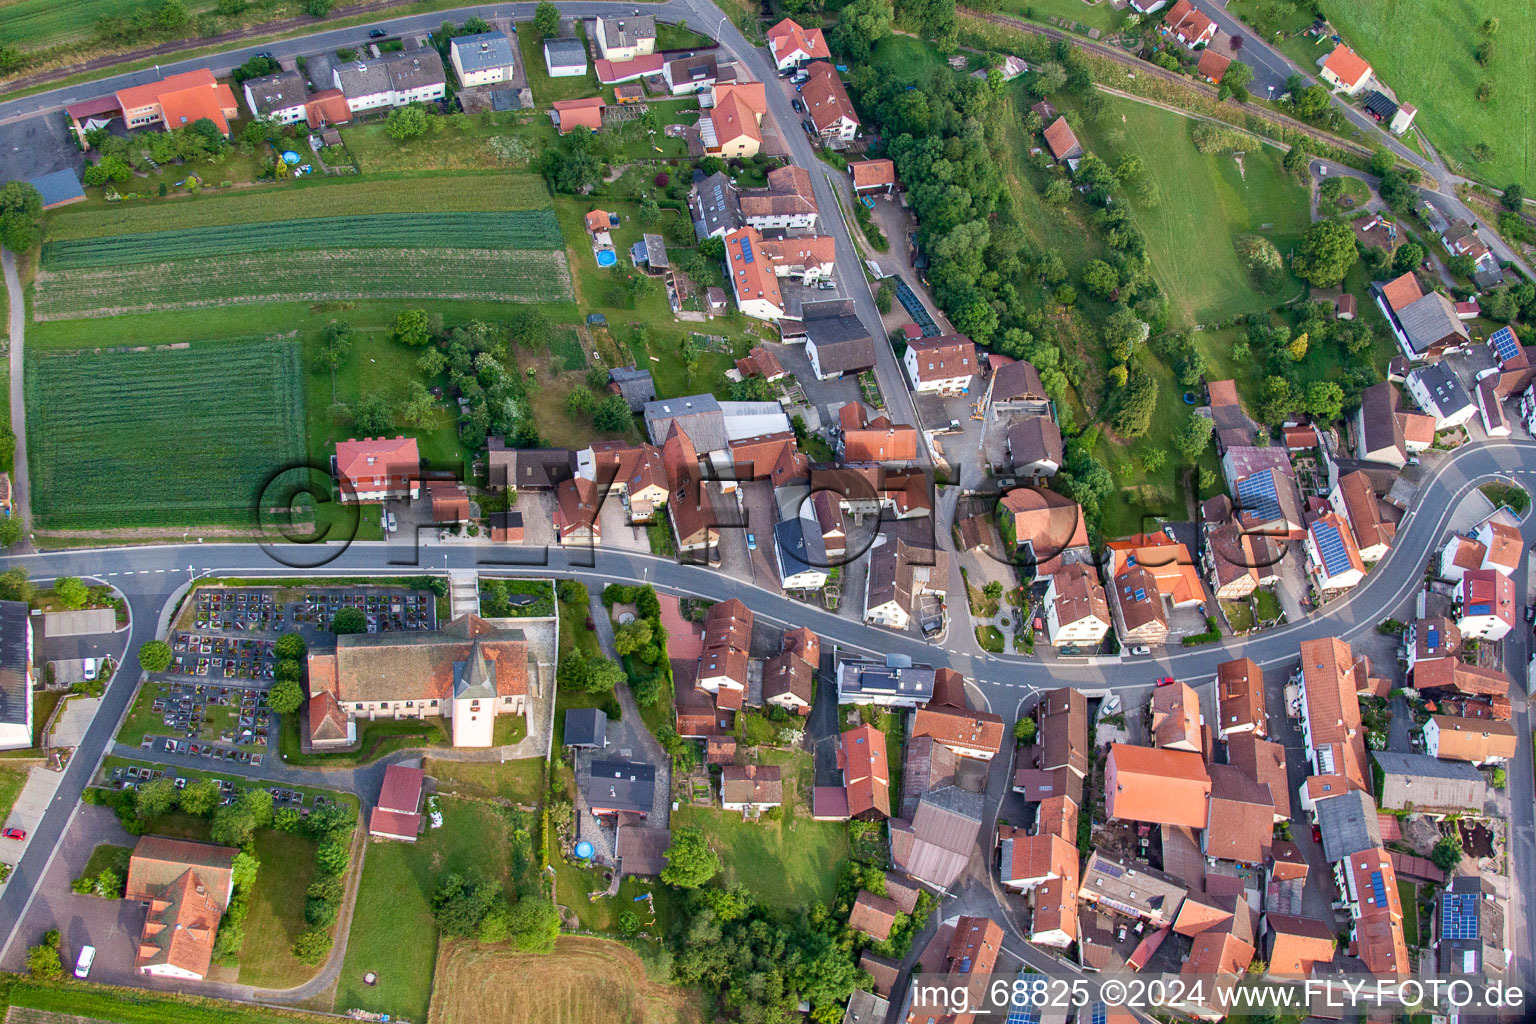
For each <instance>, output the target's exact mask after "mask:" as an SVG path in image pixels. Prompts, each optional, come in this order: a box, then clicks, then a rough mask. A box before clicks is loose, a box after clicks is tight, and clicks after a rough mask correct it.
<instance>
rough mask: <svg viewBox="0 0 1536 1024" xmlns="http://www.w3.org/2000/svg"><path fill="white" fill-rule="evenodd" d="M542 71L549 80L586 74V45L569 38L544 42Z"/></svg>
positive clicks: (564, 37) (558, 38)
mask: <svg viewBox="0 0 1536 1024" xmlns="http://www.w3.org/2000/svg"><path fill="white" fill-rule="evenodd" d="M544 69H545V70H546V71H547V72H549V77H550V78H576V77H579V76H581V75H584V74H586V73H587V47H586V44H585V43H583V42H582V41H581V40H580V39H576V38H574V37H570V36H563V37H557V38H553V39H546V40H544Z"/></svg>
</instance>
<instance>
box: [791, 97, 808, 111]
mask: <svg viewBox="0 0 1536 1024" xmlns="http://www.w3.org/2000/svg"><path fill="white" fill-rule="evenodd" d="M789 105H790V106H792V107H794V108H795V110H796V112H798V113H801V114H803V113H805V101H804V100H802V99H801V98H800V97H798V96H796V97H795V98H794V99H792V100H790V101H789Z"/></svg>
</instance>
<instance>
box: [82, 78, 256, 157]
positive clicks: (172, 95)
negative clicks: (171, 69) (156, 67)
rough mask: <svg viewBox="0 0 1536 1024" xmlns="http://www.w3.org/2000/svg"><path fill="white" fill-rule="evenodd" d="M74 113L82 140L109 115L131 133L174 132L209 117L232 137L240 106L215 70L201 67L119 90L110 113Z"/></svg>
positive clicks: (224, 133) (111, 104)
mask: <svg viewBox="0 0 1536 1024" xmlns="http://www.w3.org/2000/svg"><path fill="white" fill-rule="evenodd" d="M104 102H108V101H106V98H105V97H103V100H102V101H99V102H95V106H98V107H99V106H100V105H101V104H102V103H104ZM80 106H82V107H83V106H86V105H80ZM71 111H72V113H71V115H70V116H71V119H72V120H73V121H74V123H75V127H76V134H77V135H79V136H80V137H81V138H82V140H83V138H84V135H85V130H86V127H85V126H86V125H87V124H91V123H93V121H94V119H95V118H97V117H100V116H102V115H104V114H106V113H108V112H110V113H111V115H112V116H120V117H122V119H123V125H124V126H125V127H127V128H128V129H129V130H130V131H137V130H139V129H141V128H156V127H158V128H161V129H163V130H165V131H171V130H172V129H175V128H185V127H186V126H187V125H189V124H193V123H194V122H197V121H200V120H202V119H204V118H207V119H208V120H210V121H212V122H213V123H214V126H215V127H217V128H218V129H219V134H221V135H228V134H229V122H230V121H233V120H234V119H235V118H236V117H238V116H239V114H240V104H239V103H238V102H237V101H236V100H235V94H234V92H233V91H232V90H231V89H230V87H229V86H227V85H223V84H221V83H219V82H218V81H217V80H216V79H215V78H214V77H213V72H212V71H209V70H208V69H207V68H199V69H197V70H196V71H184V72H182V73H181V74H177V75H170V76H169V77H167V78H162V79H160V80H159V81H156V82H148V83H146V84H144V85H135V86H132V87H131V88H128V89H119V90H118V91H117V92H115V93H113V94H112V98H111V101H110V111H98V112H97V113H95V114H85V113H80V114H78V116H77V113H75V112H74V111H75V108H71ZM98 123H99V122H98Z"/></svg>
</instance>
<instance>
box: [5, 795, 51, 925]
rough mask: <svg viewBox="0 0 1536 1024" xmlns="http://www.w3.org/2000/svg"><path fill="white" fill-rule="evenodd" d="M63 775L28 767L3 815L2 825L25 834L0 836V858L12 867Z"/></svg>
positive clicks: (41, 818)
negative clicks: (7, 813)
mask: <svg viewBox="0 0 1536 1024" xmlns="http://www.w3.org/2000/svg"><path fill="white" fill-rule="evenodd" d="M63 777H64V775H63V773H62V772H54V771H49V770H48V769H47V768H41V767H36V766H34V767H33V768H31V769H30V770H29V772H28V774H27V782H26V785H24V786H22V787H21V795H20V796H18V797H17V798H16V803H15V805H14V806H13V807H12V808H11V813H10V814H9V815H7V816H6V819H5V827H6V828H19V829H21V830H23V831H24V832H26V834H27V838H25V839H22V840H19V841H18V840H15V839H0V861H4V862H5V863H7V864H9V865H11V867H13V868H14V867H15V866H16V865H17V864H19V863H20V862H21V855H22V854H24V853H26V852H27V845H28V844H29V843H31V842H32V833H34V832H36V831H37V826H38V824H39V823H40V822H41V821H42V820H43V814H44V813H46V812H47V810H48V806H49V804H51V803H53V795H54V794H55V793H57V792H58V791H59V781H60V780H61V779H62V778H63ZM45 930H46V929H45Z"/></svg>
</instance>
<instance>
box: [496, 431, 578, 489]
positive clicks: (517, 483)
mask: <svg viewBox="0 0 1536 1024" xmlns="http://www.w3.org/2000/svg"><path fill="white" fill-rule="evenodd" d="M485 456H486V472H487V474H488V479H489V483H490V487H491V489H492V490H495V491H511V492H513V493H514V494H515V493H517V492H518V491H553V490H554V489H555V488H556V487H557V486H559V484H560V482H561V481H563V480H569V479H571V477H573V476H574V475H575V474H576V453H575V452H573V451H571V450H570V449H568V448H508V447H507V445H506V441H505V440H503V439H502V438H499V437H492V438H489V439H488V440H487V441H486V453H485Z"/></svg>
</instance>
